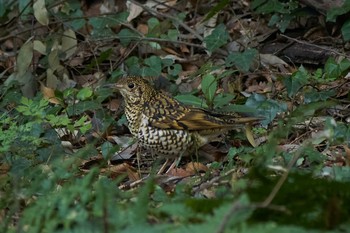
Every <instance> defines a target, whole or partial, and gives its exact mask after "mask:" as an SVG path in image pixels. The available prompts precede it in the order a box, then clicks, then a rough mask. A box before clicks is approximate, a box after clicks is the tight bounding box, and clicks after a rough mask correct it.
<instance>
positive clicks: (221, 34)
mask: <svg viewBox="0 0 350 233" xmlns="http://www.w3.org/2000/svg"><path fill="white" fill-rule="evenodd" d="M229 38H230V37H229V35H228V32H227V30H226V27H225V25H223V24H220V25H218V26H217V27H216V28H215V29H214V30H213V31H212V33H211V34H210V35H209V36H207V37H205V38H204V42H205V47H206V48H207V49H208V51H209V52H213V51H214V50H215V49H218V48H220V47H221V46H223V45H224V44H226V43H227V41H228V39H229Z"/></svg>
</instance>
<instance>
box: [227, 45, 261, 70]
mask: <svg viewBox="0 0 350 233" xmlns="http://www.w3.org/2000/svg"><path fill="white" fill-rule="evenodd" d="M257 55H258V51H257V50H255V49H247V50H245V51H244V52H243V53H240V52H234V53H230V54H229V55H228V57H227V58H226V66H227V67H231V66H233V65H235V66H236V67H237V69H239V70H241V71H243V72H248V71H249V68H250V66H251V65H252V64H253V62H254V61H255V59H256V57H257Z"/></svg>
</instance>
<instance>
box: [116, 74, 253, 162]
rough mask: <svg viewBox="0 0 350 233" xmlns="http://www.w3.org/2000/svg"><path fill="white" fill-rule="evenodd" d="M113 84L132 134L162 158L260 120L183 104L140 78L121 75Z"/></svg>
mask: <svg viewBox="0 0 350 233" xmlns="http://www.w3.org/2000/svg"><path fill="white" fill-rule="evenodd" d="M112 87H113V88H114V89H116V90H118V91H119V92H120V94H121V95H122V97H123V99H124V104H125V109H124V112H125V116H126V119H127V122H128V128H129V130H130V132H131V134H132V135H133V136H134V137H136V138H137V139H138V142H139V144H140V145H141V146H142V147H144V148H146V149H148V150H150V151H151V152H152V153H153V154H156V155H158V156H163V157H165V158H176V157H180V156H184V155H189V154H191V153H194V152H195V151H197V150H198V149H199V148H200V147H202V146H204V145H205V144H207V143H209V142H210V141H211V140H213V138H217V137H218V135H220V134H223V133H225V132H227V131H229V130H232V129H235V128H237V126H239V125H242V124H244V123H249V122H256V121H257V120H258V119H259V118H256V117H237V116H236V115H232V114H226V113H217V112H214V111H209V110H206V109H202V108H198V107H193V106H188V105H185V104H183V103H181V102H179V101H178V100H176V99H175V98H173V97H172V96H170V95H168V94H165V93H164V92H162V91H159V90H157V89H155V88H154V87H153V86H152V85H151V84H150V82H148V80H146V79H144V78H143V77H138V76H127V77H123V78H121V79H120V80H118V81H117V82H116V83H115V84H112Z"/></svg>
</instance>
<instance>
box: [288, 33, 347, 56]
mask: <svg viewBox="0 0 350 233" xmlns="http://www.w3.org/2000/svg"><path fill="white" fill-rule="evenodd" d="M281 36H282V37H284V38H287V39H288V40H291V41H294V42H297V43H299V44H305V45H308V46H312V47H315V48H319V49H323V50H325V51H329V52H332V53H334V54H337V55H339V56H344V57H346V58H350V56H349V55H346V54H345V53H340V52H338V51H336V50H334V49H330V48H328V47H324V46H320V45H315V44H311V43H309V42H306V41H302V40H298V39H295V38H292V37H289V36H286V35H281Z"/></svg>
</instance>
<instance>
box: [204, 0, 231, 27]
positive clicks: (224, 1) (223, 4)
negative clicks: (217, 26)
mask: <svg viewBox="0 0 350 233" xmlns="http://www.w3.org/2000/svg"><path fill="white" fill-rule="evenodd" d="M229 3H230V1H229V0H220V1H219V2H218V3H217V4H216V5H215V6H214V7H213V8H212V9H211V10H210V11H209V12H208V14H207V15H206V16H205V18H204V19H203V20H202V22H205V21H207V20H208V19H210V18H211V17H213V16H214V15H216V14H217V13H218V12H219V11H221V10H222V9H225V7H226V5H227V4H229Z"/></svg>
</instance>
